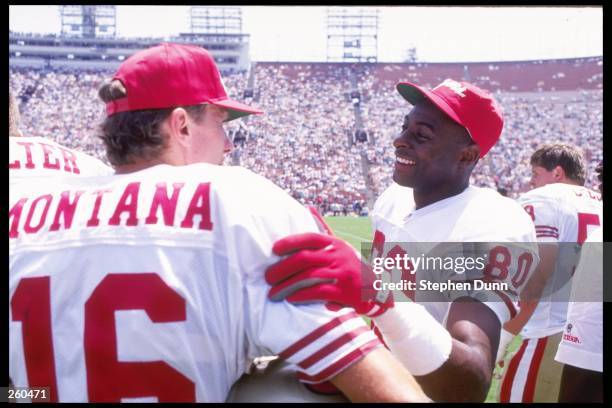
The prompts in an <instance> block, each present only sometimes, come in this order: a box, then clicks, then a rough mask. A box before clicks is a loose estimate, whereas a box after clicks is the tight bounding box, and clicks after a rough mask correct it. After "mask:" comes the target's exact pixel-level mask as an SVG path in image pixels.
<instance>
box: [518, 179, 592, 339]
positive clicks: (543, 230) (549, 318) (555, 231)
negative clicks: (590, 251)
mask: <svg viewBox="0 0 612 408" xmlns="http://www.w3.org/2000/svg"><path fill="white" fill-rule="evenodd" d="M518 202H519V203H520V204H521V205H522V206H523V208H524V209H525V210H526V211H527V213H528V214H529V215H530V216H531V217H532V219H533V221H534V224H535V228H536V235H537V238H538V241H539V242H550V243H575V244H576V248H577V249H578V248H579V246H580V245H582V243H583V242H584V240H585V239H586V238H587V236H588V234H589V233H590V232H591V231H592V230H594V229H595V228H597V226H599V225H603V214H602V202H601V194H599V193H597V192H595V191H592V190H589V189H588V188H586V187H582V186H575V185H570V184H565V183H553V184H547V185H545V186H542V187H539V188H536V189H533V190H531V191H528V192H526V193H525V194H523V195H522V196H521V197H519V199H518ZM563 245H564V247H563V248H560V250H559V256H558V258H557V261H556V265H555V271H554V272H553V274H552V275H551V278H550V280H549V281H548V282H547V284H546V287H545V288H544V291H543V296H542V298H541V299H540V300H539V302H538V306H537V307H536V309H535V311H534V312H533V315H532V316H531V318H530V319H529V321H528V322H527V324H526V325H525V327H523V329H522V331H521V335H522V336H523V337H527V338H540V337H545V336H549V335H551V334H554V333H559V332H560V331H562V330H563V326H564V325H565V319H566V315H567V299H569V293H570V290H571V280H568V276H571V274H572V271H573V269H574V268H575V267H576V262H577V261H578V257H576V256H575V253H574V256H571V255H572V253H571V251H569V250H568V249H569V248H568V247H567V245H568V244H563ZM572 280H573V279H572ZM559 299H563V300H564V301H552V300H559Z"/></svg>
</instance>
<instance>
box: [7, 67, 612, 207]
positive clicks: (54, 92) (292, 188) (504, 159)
mask: <svg viewBox="0 0 612 408" xmlns="http://www.w3.org/2000/svg"><path fill="white" fill-rule="evenodd" d="M602 61H603V59H602V58H601V57H594V58H580V59H569V60H554V61H521V62H490V63H449V64H427V63H406V64H360V65H355V64H338V63H330V64H327V63H271V62H258V63H257V64H256V66H255V68H254V77H253V78H252V79H251V80H249V84H250V83H252V84H253V86H254V89H253V94H254V95H255V98H256V102H254V104H256V105H257V106H259V107H261V108H262V109H264V111H265V112H266V115H263V116H260V117H255V118H248V119H247V120H246V121H245V122H244V123H243V124H242V125H240V124H238V123H231V124H230V125H228V131H229V133H230V134H232V135H236V134H237V135H240V137H241V138H242V137H244V135H245V133H246V135H247V136H246V140H244V141H241V143H240V144H239V146H238V147H236V152H235V153H234V154H232V155H231V156H230V157H228V160H227V163H228V164H230V163H233V164H236V163H240V164H241V165H243V166H245V167H247V168H250V169H251V170H253V171H255V172H257V173H260V174H262V175H264V176H265V177H268V178H269V179H271V180H272V181H273V182H275V183H276V184H278V185H280V186H281V187H282V188H284V189H285V190H287V191H288V192H289V193H290V194H292V195H293V196H294V197H295V198H297V199H299V200H300V201H302V202H304V203H308V204H315V205H318V206H319V208H320V209H321V210H323V211H324V212H328V211H331V209H332V204H339V205H340V206H343V207H344V208H347V209H348V210H349V211H352V210H353V209H354V208H361V207H362V206H363V202H364V201H367V202H368V204H370V205H371V204H372V200H373V199H374V198H375V197H376V196H377V195H378V194H379V193H380V192H381V191H382V190H384V188H386V186H387V185H389V183H390V182H391V174H392V166H393V162H394V155H393V148H392V145H391V142H392V140H393V138H394V137H395V136H396V135H397V134H398V133H399V131H400V128H401V124H402V120H403V117H404V115H405V114H406V113H408V111H409V109H410V107H409V105H408V104H407V103H406V102H405V101H404V100H403V99H402V98H401V97H400V96H399V95H398V94H397V92H396V91H395V83H397V82H398V81H400V80H408V81H415V82H418V83H419V84H424V85H426V86H435V85H436V84H438V83H439V82H441V81H442V80H443V79H445V78H447V77H452V78H455V79H464V78H465V79H466V80H469V81H471V82H473V83H475V84H478V85H480V86H482V87H483V88H485V89H489V90H491V91H493V92H495V93H496V97H497V98H498V99H499V101H500V103H501V105H502V106H503V108H504V112H505V117H506V123H505V127H504V132H503V135H502V139H501V141H500V143H499V144H498V145H497V146H495V148H494V149H493V150H492V151H491V153H490V154H489V155H488V156H487V157H485V158H484V159H483V160H481V163H479V164H478V166H477V169H476V171H475V172H474V174H473V181H474V183H475V184H476V185H480V186H490V187H493V188H505V189H506V190H508V194H509V196H511V197H514V196H516V195H517V194H518V193H519V192H521V191H524V190H525V189H526V187H527V182H528V180H529V176H530V167H529V163H528V160H529V156H530V154H531V152H532V151H533V150H534V149H535V147H536V146H537V145H539V144H541V143H545V142H552V141H565V142H570V143H575V144H578V145H579V146H581V147H582V148H583V149H584V150H585V153H586V156H587V159H588V163H589V179H588V182H587V185H588V186H589V187H594V186H595V185H596V184H597V181H596V177H595V174H594V171H593V169H594V167H595V165H596V164H597V162H598V161H599V160H601V159H602V157H603V152H602V146H603V102H602V99H603V91H602V81H603V75H602ZM351 72H352V73H353V76H354V77H355V78H356V79H357V84H358V87H359V90H360V91H361V101H360V118H361V121H362V122H363V128H364V130H365V131H366V132H367V134H368V141H366V142H362V143H355V144H352V143H350V142H349V141H350V140H352V137H353V135H354V134H355V130H356V128H355V114H354V111H353V105H352V103H351V100H350V95H349V93H350V90H351V83H350V80H349V77H350V75H349V74H350V73H351ZM111 74H112V71H108V70H104V71H100V70H82V69H78V68H70V67H63V68H54V67H49V66H48V65H47V66H46V67H45V68H41V69H33V68H23V67H19V66H17V65H16V64H13V65H11V69H10V76H9V83H10V86H11V88H12V89H13V90H14V91H15V94H16V95H18V97H19V98H20V102H21V106H20V108H21V111H22V120H23V131H24V133H25V134H26V135H29V136H37V135H41V136H48V137H51V138H54V139H55V140H57V141H58V142H59V143H62V144H65V145H67V146H70V147H73V148H77V149H81V150H84V151H86V152H87V153H90V154H93V155H95V156H97V157H99V158H101V159H103V160H104V150H103V146H102V144H101V142H100V141H99V140H98V139H97V138H96V137H95V131H96V126H97V124H98V123H99V122H100V121H101V119H102V118H103V113H104V110H103V106H102V104H101V103H100V102H99V100H98V99H97V89H98V87H99V85H100V84H101V83H102V82H103V80H105V79H107V78H109V77H110V75H111ZM247 77H248V73H246V72H243V73H237V74H233V75H229V76H225V77H224V82H225V85H226V87H227V90H228V93H229V94H230V95H232V96H234V97H237V98H240V97H241V96H243V91H244V90H245V89H246V88H247V80H248V78H247ZM247 101H249V102H250V101H251V99H250V98H247ZM239 130H240V131H239ZM333 208H334V209H336V208H337V205H334V207H333Z"/></svg>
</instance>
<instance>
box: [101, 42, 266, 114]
mask: <svg viewBox="0 0 612 408" xmlns="http://www.w3.org/2000/svg"><path fill="white" fill-rule="evenodd" d="M113 79H117V80H119V81H121V83H122V84H123V86H125V89H126V90H127V96H126V97H125V98H121V99H117V100H115V101H112V102H109V103H107V104H106V115H107V116H111V115H113V114H115V113H119V112H127V111H137V110H147V109H166V108H173V107H176V106H190V105H199V104H203V103H210V104H212V105H217V106H220V107H222V108H225V109H227V111H228V114H229V115H228V119H227V121H230V120H234V119H237V118H239V117H241V116H246V115H251V114H259V113H263V111H261V110H259V109H255V108H253V107H251V106H248V105H245V104H243V103H240V102H236V101H234V100H231V99H229V98H228V96H227V92H225V87H224V86H223V82H222V80H221V75H220V74H219V70H218V69H217V65H216V64H215V60H214V59H213V57H212V55H211V54H210V53H209V52H208V51H207V50H205V49H204V48H202V47H198V46H195V45H183V44H173V43H163V44H160V45H157V46H155V47H151V48H148V49H146V50H142V51H139V52H137V53H136V54H134V55H132V56H130V57H129V58H128V59H127V60H125V62H124V63H123V64H121V66H120V67H119V69H118V70H117V72H116V73H115V76H114V77H113Z"/></svg>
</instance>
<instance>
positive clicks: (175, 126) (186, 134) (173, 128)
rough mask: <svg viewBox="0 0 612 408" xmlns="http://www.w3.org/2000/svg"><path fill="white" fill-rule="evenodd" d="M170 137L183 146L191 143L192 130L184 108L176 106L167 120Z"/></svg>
mask: <svg viewBox="0 0 612 408" xmlns="http://www.w3.org/2000/svg"><path fill="white" fill-rule="evenodd" d="M167 125H168V133H169V136H170V138H171V139H172V140H173V141H174V142H176V143H178V144H179V145H181V146H184V147H186V146H189V145H190V144H191V140H190V139H191V131H190V128H189V117H188V114H187V111H186V110H185V109H183V108H175V109H174V110H173V111H172V113H171V114H170V116H169V117H168V120H167Z"/></svg>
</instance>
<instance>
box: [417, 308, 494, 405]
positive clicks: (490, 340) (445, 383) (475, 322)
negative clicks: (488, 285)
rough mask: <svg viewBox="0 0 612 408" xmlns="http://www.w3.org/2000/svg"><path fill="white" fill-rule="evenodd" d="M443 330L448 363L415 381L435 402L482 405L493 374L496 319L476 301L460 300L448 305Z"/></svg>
mask: <svg viewBox="0 0 612 408" xmlns="http://www.w3.org/2000/svg"><path fill="white" fill-rule="evenodd" d="M446 327H447V330H448V332H449V333H450V335H451V337H452V342H453V345H452V349H451V354H450V356H449V358H448V360H447V361H446V362H445V363H444V364H443V365H442V366H441V367H440V368H438V369H436V370H435V371H433V372H431V373H429V374H427V375H424V376H422V377H418V378H417V380H418V381H419V383H420V384H421V386H422V387H423V390H424V391H425V392H426V393H427V394H428V395H430V396H431V397H432V399H434V400H435V401H452V402H459V401H477V402H483V401H484V400H485V398H486V397H487V393H488V391H489V386H490V384H491V376H492V374H493V368H494V357H495V351H496V350H497V342H498V340H499V331H500V323H499V319H498V318H497V316H496V315H495V313H494V312H493V311H492V310H491V309H489V308H488V307H487V306H485V305H484V304H482V303H480V302H479V301H476V300H473V299H471V298H463V299H461V300H458V301H455V302H454V303H453V304H452V306H451V309H450V311H449V316H448V320H447V324H446Z"/></svg>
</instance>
